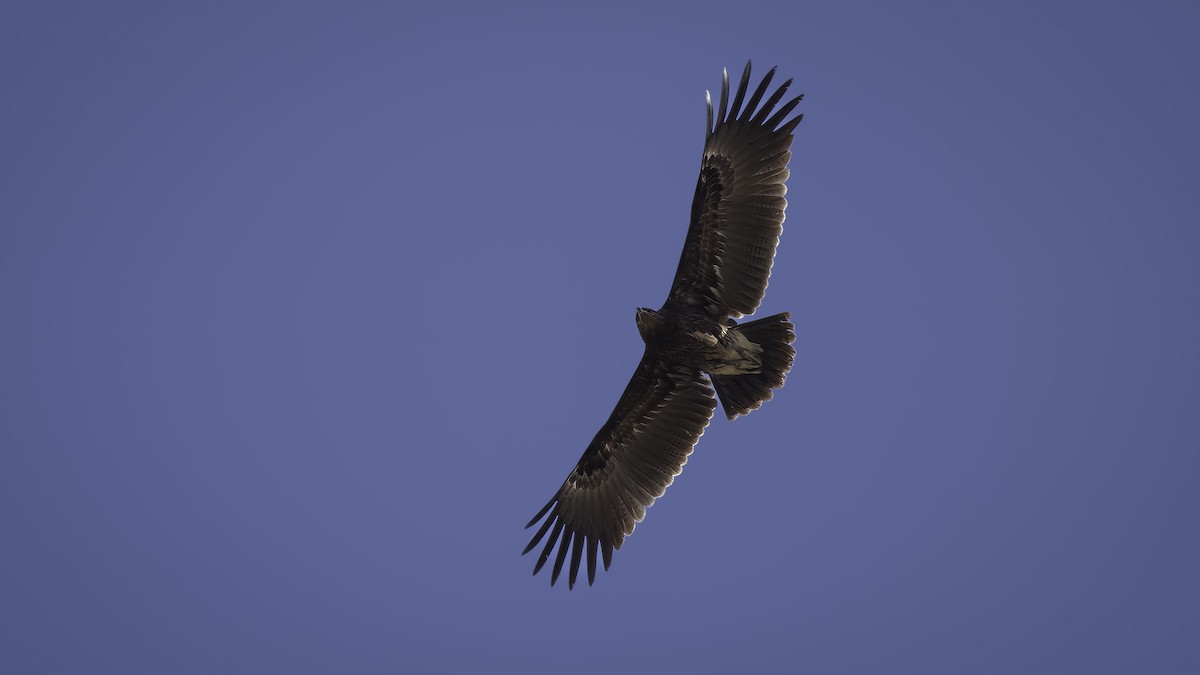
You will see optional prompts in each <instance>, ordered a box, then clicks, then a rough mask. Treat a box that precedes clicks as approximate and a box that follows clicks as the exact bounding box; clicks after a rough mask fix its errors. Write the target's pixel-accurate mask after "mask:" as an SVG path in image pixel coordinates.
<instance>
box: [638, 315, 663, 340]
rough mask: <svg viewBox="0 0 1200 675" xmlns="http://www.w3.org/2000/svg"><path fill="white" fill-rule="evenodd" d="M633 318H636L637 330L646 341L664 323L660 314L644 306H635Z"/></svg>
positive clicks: (655, 333)
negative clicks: (635, 311) (635, 312)
mask: <svg viewBox="0 0 1200 675" xmlns="http://www.w3.org/2000/svg"><path fill="white" fill-rule="evenodd" d="M635 318H636V319H637V327H638V332H639V333H641V334H642V339H643V340H645V341H647V342H649V341H650V339H651V338H653V337H654V336H655V335H657V334H658V332H659V331H660V330H662V328H663V325H664V324H665V323H666V321H665V320H664V319H663V315H662V314H659V313H658V312H656V311H654V310H652V309H647V308H645V307H638V308H637V315H636V317H635Z"/></svg>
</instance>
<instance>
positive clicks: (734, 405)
mask: <svg viewBox="0 0 1200 675" xmlns="http://www.w3.org/2000/svg"><path fill="white" fill-rule="evenodd" d="M790 316H791V315H790V314H789V313H788V312H784V313H783V314H776V315H774V316H768V317H766V318H764V319H758V320H756V321H751V322H749V323H744V324H740V325H738V326H737V327H736V328H734V329H733V330H736V331H738V332H740V333H741V334H742V335H744V336H745V337H746V339H748V340H750V342H753V343H754V344H757V345H759V346H761V347H762V350H763V351H762V369H761V370H760V372H757V373H753V374H750V375H713V376H712V383H713V388H714V389H716V390H717V396H718V397H720V399H721V407H722V408H724V409H725V416H726V417H728V418H729V419H734V418H735V417H737V416H738V415H745V414H748V413H749V412H750V411H752V410H756V409H757V408H758V407H759V406H761V405H762V404H763V402H764V401H767V400H770V398H771V390H772V389H778V388H780V387H782V386H783V381H784V379H786V377H787V374H788V371H789V370H791V368H792V360H793V359H794V358H795V356H796V350H795V349H793V348H792V342H794V341H795V340H796V333H795V326H793V325H792V322H791V321H788V318H789V317H790Z"/></svg>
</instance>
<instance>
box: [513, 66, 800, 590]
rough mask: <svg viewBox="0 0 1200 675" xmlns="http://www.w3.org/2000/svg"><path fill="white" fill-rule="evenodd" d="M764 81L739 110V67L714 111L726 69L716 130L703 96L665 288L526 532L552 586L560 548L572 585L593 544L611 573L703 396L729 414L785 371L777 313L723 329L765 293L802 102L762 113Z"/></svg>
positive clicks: (787, 348) (761, 395)
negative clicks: (615, 391) (585, 439)
mask: <svg viewBox="0 0 1200 675" xmlns="http://www.w3.org/2000/svg"><path fill="white" fill-rule="evenodd" d="M774 75H775V69H774V68H772V69H771V71H770V72H768V73H767V75H766V77H764V78H763V80H762V83H761V84H759V85H758V88H757V89H755V90H754V93H753V94H752V95H751V96H750V100H749V101H746V106H745V108H743V107H742V103H743V100H744V99H745V97H746V91H747V84H748V83H749V81H750V63H748V62H747V63H746V69H745V71H743V73H742V79H741V82H740V83H739V84H738V88H737V93H735V94H734V96H733V104H732V105H731V106H730V108H729V111H728V114H726V107H725V106H726V103H728V101H729V73H728V71H726V72H725V74H724V77H723V81H722V82H721V102H720V105H719V106H718V111H719V112H718V114H717V116H716V118H715V119H716V124H715V126H714V124H713V120H714V118H713V105H712V96H711V95H708V96H707V97H708V123H707V125H706V126H707V129H706V134H707V137H706V138H705V142H704V158H703V161H702V162H701V164H700V179H699V180H698V181H697V182H696V195H695V197H694V199H693V200H692V215H691V224H690V226H689V227H688V233H687V239H686V240H685V241H684V245H683V255H682V256H681V257H680V259H679V267H678V269H677V270H676V272H675V281H674V282H673V283H672V284H671V292H670V293H669V294H668V295H667V301H666V302H665V303H663V306H662V307H660V308H659V309H658V310H657V311H655V310H652V309H646V308H638V310H637V315H636V319H637V327H638V332H639V333H640V334H641V336H642V340H643V341H644V342H645V343H646V351H645V354H644V355H643V356H642V361H641V363H639V364H638V367H637V370H636V371H635V372H634V374H633V379H631V380H630V381H629V385H628V386H627V387H625V393H623V394H621V399H620V400H619V401H618V402H617V407H616V409H615V410H613V412H612V415H611V416H609V418H608V421H607V422H605V424H604V426H603V427H601V428H600V432H599V433H597V434H596V437H595V438H594V439H592V442H591V444H589V445H588V447H587V450H585V451H584V453H583V457H581V458H580V459H579V463H578V464H576V465H575V468H574V469H573V470H572V471H571V473H570V474H569V475H568V476H567V479H566V480H565V481H563V484H562V487H560V488H559V489H558V492H556V493H555V494H554V497H553V498H552V499H551V500H550V501H549V503H547V504H546V506H544V507H543V508H542V510H541V511H539V512H538V514H537V515H536V516H534V517H533V520H531V521H529V524H528V525H526V527H527V528H528V527H532V526H533V525H534V524H536V523H537V522H538V521H539V520H541V519H542V518H545V519H546V520H545V522H544V523H543V524H542V526H541V528H539V529H538V531H537V534H535V535H534V536H533V539H532V540H531V541H530V542H529V545H528V546H526V547H525V551H524V552H525V553H529V552H530V551H531V550H533V549H534V547H536V546H537V545H538V543H539V542H541V541H542V539H543V538H545V537H546V534H547V533H549V535H550V536H549V538H547V539H546V544H545V546H544V547H543V548H542V551H541V554H540V555H539V556H538V559H537V564H536V565H535V566H534V568H533V573H534V574H537V573H538V571H539V570H541V569H542V566H543V565H545V564H546V561H547V560H549V558H550V554H551V553H553V552H554V546H555V544H558V555H557V558H556V559H555V561H554V572H553V573H552V574H551V576H550V584H551V585H554V583H555V582H556V581H558V576H559V574H560V573H561V572H562V568H563V563H564V561H565V560H566V557H567V553H568V551H569V552H570V553H571V567H570V575H569V577H570V587H571V588H574V587H575V580H576V578H577V577H578V575H579V564H580V561H581V559H582V557H583V550H584V548H585V547H586V548H587V573H588V584H589V585H590V584H592V583H594V582H595V580H596V552H597V549H599V551H600V553H601V554H602V555H603V558H604V569H606V570H607V569H608V568H609V566H610V565H611V564H612V553H613V549H619V548H621V544H622V543H623V542H624V541H625V537H626V536H628V535H630V534H632V533H633V528H634V526H635V525H636V524H637V523H639V522H641V520H642V518H643V517H645V515H646V508H647V507H649V506H650V505H651V504H653V503H654V500H655V499H657V498H658V497H661V496H662V494H663V492H664V491H666V489H667V486H669V485H670V484H671V482H672V481H673V480H674V479H675V476H677V475H679V473H680V472H681V471H683V465H684V463H686V462H687V458H688V455H690V454H691V453H692V448H693V447H694V446H695V445H696V441H698V440H699V439H700V435H701V434H703V433H704V428H705V427H707V426H708V422H709V420H710V419H711V418H712V414H713V411H714V410H715V409H716V407H717V400H716V398H714V395H713V394H714V392H713V390H714V389H715V390H716V396H718V397H720V400H721V406H722V407H723V408H724V410H725V415H726V416H727V417H728V418H729V419H731V420H732V419H734V418H736V417H737V416H738V415H744V414H747V413H749V412H750V411H752V410H755V409H757V408H758V407H759V406H760V405H762V403H763V402H764V401H766V400H767V399H769V398H771V390H772V389H778V388H779V387H782V386H783V381H784V378H785V376H786V375H787V373H788V370H790V369H791V367H792V359H793V357H794V356H795V355H796V352H795V350H794V349H792V346H791V343H792V342H793V341H794V340H795V337H796V336H795V333H794V332H793V326H792V324H791V323H790V322H789V321H788V314H787V313H783V314H776V315H774V316H769V317H766V318H764V319H758V320H755V321H750V322H748V323H743V324H738V323H737V322H736V321H735V319H737V318H739V317H741V316H743V315H745V314H751V313H753V312H754V310H755V309H757V308H758V305H759V303H760V302H762V299H763V294H764V293H765V292H766V290H767V278H768V277H770V276H771V265H772V263H773V261H774V259H775V247H776V245H777V244H778V243H779V235H780V233H781V232H782V231H783V212H784V209H785V208H786V207H787V201H786V200H785V199H784V194H786V192H787V187H786V186H785V185H784V183H785V182H786V181H787V178H788V168H787V165H788V160H789V159H791V156H792V154H791V152H790V150H789V149H790V147H791V145H792V130H794V129H795V128H796V125H797V124H799V123H800V119H801V118H802V117H803V115H797V116H796V117H794V118H792V119H791V120H788V121H786V122H785V121H784V120H785V118H787V116H788V114H790V113H791V112H792V110H793V109H794V108H795V107H796V105H797V104H798V103H799V102H800V100H801V99H802V98H803V95H801V96H797V97H795V98H793V99H791V100H790V101H788V102H787V103H785V104H784V105H783V107H781V108H780V109H779V111H778V112H776V113H775V114H773V115H772V114H771V111H772V110H773V109H774V108H775V105H776V104H778V103H779V101H780V100H781V99H782V98H783V95H784V93H785V92H786V91H787V88H788V85H790V84H791V83H792V81H791V80H788V81H787V82H784V83H783V85H782V86H780V87H779V88H778V89H776V90H775V93H773V94H771V96H770V97H769V98H768V99H767V100H766V102H765V103H763V104H762V107H761V108H759V107H758V104H759V102H760V101H762V98H763V94H765V93H766V92H767V88H768V87H769V86H770V84H771V78H772V77H773V76H774ZM560 537H561V539H560Z"/></svg>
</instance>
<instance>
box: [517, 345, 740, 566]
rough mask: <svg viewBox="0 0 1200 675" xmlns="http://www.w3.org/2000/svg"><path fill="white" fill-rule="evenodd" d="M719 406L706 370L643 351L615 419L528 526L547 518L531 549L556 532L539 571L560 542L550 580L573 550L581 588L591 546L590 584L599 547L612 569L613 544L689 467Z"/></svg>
mask: <svg viewBox="0 0 1200 675" xmlns="http://www.w3.org/2000/svg"><path fill="white" fill-rule="evenodd" d="M716 406H717V402H716V399H715V398H714V397H713V390H712V387H710V386H709V384H708V381H707V380H705V379H704V377H703V376H702V375H701V374H700V372H699V371H696V370H692V369H690V368H684V367H681V366H672V365H667V364H664V363H662V362H661V361H658V360H656V359H654V358H653V357H651V356H650V355H649V354H647V355H645V356H643V357H642V362H641V363H640V364H639V365H638V367H637V371H636V372H635V373H634V374H633V379H631V380H630V381H629V385H628V386H627V387H625V393H624V394H622V395H621V400H620V401H619V402H617V407H616V409H615V410H613V413H612V415H611V416H610V417H609V418H608V422H606V423H605V424H604V426H603V427H601V429H600V432H599V433H597V434H596V437H595V438H594V439H592V442H591V444H590V445H588V448H587V450H585V451H584V453H583V457H581V458H580V459H579V463H578V464H576V465H575V468H574V469H573V470H572V471H571V473H570V475H568V476H567V480H565V481H564V482H563V484H562V487H561V488H559V490H558V493H556V494H555V495H554V498H553V499H551V500H550V502H549V503H548V504H546V506H545V507H543V508H542V510H541V511H539V512H538V514H537V515H536V516H534V517H533V520H531V521H529V525H526V527H532V526H533V525H534V524H535V523H537V522H538V521H539V520H541V519H542V518H543V517H545V518H546V522H545V523H543V524H542V526H541V528H540V529H539V530H538V531H537V534H535V535H534V536H533V539H532V540H531V541H530V542H529V546H527V547H525V553H529V552H530V551H531V550H533V548H534V547H535V546H537V545H538V543H539V542H540V541H541V540H542V539H543V538H544V537H545V536H546V533H547V532H549V533H550V537H549V539H547V540H546V545H545V547H544V548H543V549H542V552H541V555H539V556H538V560H537V564H536V565H535V566H534V568H533V573H534V574H537V573H538V571H539V570H541V569H542V566H543V565H545V564H546V561H547V560H548V559H549V558H550V554H551V553H552V552H553V551H554V545H555V544H556V543H558V557H557V558H556V559H555V561H554V571H553V573H552V574H551V575H550V584H551V585H554V582H556V581H558V575H559V573H560V572H562V567H563V561H565V560H566V557H567V551H568V550H570V551H571V567H570V575H569V579H570V581H569V583H570V586H571V588H574V587H575V579H576V577H577V576H578V574H579V563H580V559H581V558H582V555H583V549H584V546H585V544H586V546H587V571H588V584H591V583H593V582H594V581H595V580H596V549H597V548H599V549H600V550H601V551H602V553H603V556H604V569H608V567H609V565H611V564H612V552H613V549H617V548H621V543H622V542H624V541H625V537H626V536H627V535H630V534H632V533H633V528H634V526H635V525H636V524H637V523H638V522H640V521H641V520H642V518H643V517H645V515H646V508H647V507H649V506H650V505H651V504H653V503H654V500H655V499H657V498H658V497H661V496H662V494H663V492H664V491H666V489H667V486H668V485H670V484H671V482H672V481H673V480H675V476H678V475H679V473H680V472H681V471H683V465H684V464H685V463H686V462H687V458H688V455H690V454H691V453H692V448H693V447H695V445H696V441H698V440H699V439H700V435H701V434H702V433H704V428H705V427H706V426H708V421H709V419H711V418H712V414H713V409H715V408H716ZM551 528H553V529H551ZM560 535H561V541H560V539H559V537H560Z"/></svg>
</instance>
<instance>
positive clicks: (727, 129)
mask: <svg viewBox="0 0 1200 675" xmlns="http://www.w3.org/2000/svg"><path fill="white" fill-rule="evenodd" d="M774 75H775V69H774V68H772V69H771V71H770V72H768V73H767V76H766V77H764V78H763V81H762V84H760V85H758V89H756V90H755V91H754V94H753V95H752V96H751V97H750V100H749V101H748V102H747V103H746V107H745V109H741V105H742V100H743V99H744V98H745V96H746V88H747V84H748V83H749V81H750V64H749V63H748V62H747V63H746V70H745V71H744V72H743V73H742V81H741V83H740V84H738V88H737V94H735V95H734V98H733V106H732V108H731V109H730V111H729V114H728V115H726V113H725V104H726V102H728V100H729V73H728V72H726V73H725V76H724V79H723V81H722V83H721V104H720V112H719V114H718V115H717V118H716V126H714V125H713V107H712V98H711V97H709V99H708V124H707V127H708V128H707V134H708V136H707V140H706V141H705V143H704V161H703V163H702V164H701V165H700V178H699V180H698V181H697V183H696V196H695V198H694V199H693V200H692V219H691V225H690V227H689V229H688V235H687V240H686V241H685V243H684V247H683V255H682V256H680V259H679V268H678V270H677V271H676V272H675V282H674V283H673V284H672V285H671V294H670V296H669V299H668V303H674V304H688V305H692V306H700V307H705V308H707V310H708V312H709V314H710V315H711V316H712V317H713V318H717V319H719V318H723V317H725V316H733V317H734V318H737V317H739V316H741V315H743V314H751V313H753V312H754V310H755V309H756V308H757V307H758V304H759V303H760V302H762V298H763V294H764V293H765V292H766V290H767V278H768V277H770V276H771V263H772V262H773V261H774V259H775V247H776V245H778V244H779V235H780V233H781V232H783V211H784V209H785V208H787V200H786V199H784V195H785V194H786V193H787V186H785V185H784V182H785V181H786V180H787V178H788V168H787V164H788V160H789V159H791V157H792V153H791V152H790V151H789V148H791V145H792V130H793V129H795V128H796V125H797V124H799V123H800V120H801V118H802V117H803V115H797V116H796V117H794V118H792V119H791V120H789V121H787V122H784V121H783V120H784V118H786V117H787V116H788V114H789V113H791V112H792V110H793V109H794V108H795V107H796V105H797V104H798V103H799V102H800V100H801V99H802V98H803V95H800V96H797V97H795V98H793V99H791V100H790V101H788V102H787V103H786V104H784V105H783V107H782V108H780V109H779V111H778V112H776V113H775V114H774V115H771V110H772V109H773V108H774V107H775V105H776V104H777V103H779V101H780V100H781V99H782V98H783V95H784V93H785V92H786V91H787V88H788V85H790V84H791V83H792V81H791V80H788V81H787V82H784V83H783V85H782V86H780V87H779V89H777V90H776V91H775V93H774V94H772V95H771V97H770V98H768V99H767V101H766V103H763V105H762V107H761V108H759V109H758V111H757V112H756V111H755V108H756V107H757V106H758V103H759V101H761V100H762V97H763V94H765V93H766V91H767V87H768V86H770V84H771V78H772V77H774ZM739 111H740V114H739ZM768 115H771V117H770V118H769V119H768V117H767V116H768ZM781 123H782V124H781Z"/></svg>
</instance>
